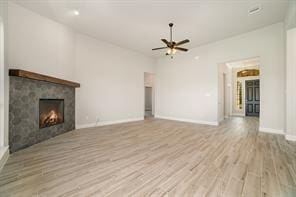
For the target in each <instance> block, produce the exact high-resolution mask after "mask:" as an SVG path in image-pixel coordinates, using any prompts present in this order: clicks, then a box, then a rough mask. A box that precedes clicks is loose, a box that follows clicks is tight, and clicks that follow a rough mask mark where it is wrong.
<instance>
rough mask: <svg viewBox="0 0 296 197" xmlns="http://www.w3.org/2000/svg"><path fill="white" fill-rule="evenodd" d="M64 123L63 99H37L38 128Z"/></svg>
mask: <svg viewBox="0 0 296 197" xmlns="http://www.w3.org/2000/svg"><path fill="white" fill-rule="evenodd" d="M63 122H64V99H39V128H40V129H41V128H45V127H50V126H53V125H57V124H61V123H63Z"/></svg>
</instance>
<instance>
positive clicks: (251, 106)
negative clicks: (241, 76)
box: [245, 79, 260, 117]
mask: <svg viewBox="0 0 296 197" xmlns="http://www.w3.org/2000/svg"><path fill="white" fill-rule="evenodd" d="M245 87H246V88H245V89H246V95H245V101H246V116H257V117H259V114H260V81H259V79H257V80H247V81H246V86H245Z"/></svg>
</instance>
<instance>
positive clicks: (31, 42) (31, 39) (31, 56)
mask: <svg viewBox="0 0 296 197" xmlns="http://www.w3.org/2000/svg"><path fill="white" fill-rule="evenodd" d="M8 24H9V26H8V31H9V34H8V42H9V47H8V58H9V60H8V61H9V67H10V68H21V69H24V70H29V71H32V72H37V73H42V74H46V75H51V76H55V77H58V78H62V79H68V80H73V79H74V63H75V58H74V55H75V54H74V51H75V47H74V46H75V33H74V31H73V30H72V29H70V28H68V27H66V26H64V25H62V24H59V23H57V22H54V21H52V20H50V19H47V18H45V17H42V16H40V15H38V14H35V13H33V12H31V11H29V10H27V9H25V8H22V7H21V6H19V5H17V4H14V3H11V2H10V3H9V4H8Z"/></svg>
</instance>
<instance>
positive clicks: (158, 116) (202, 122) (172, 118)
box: [155, 115, 219, 126]
mask: <svg viewBox="0 0 296 197" xmlns="http://www.w3.org/2000/svg"><path fill="white" fill-rule="evenodd" d="M155 118H159V119H166V120H175V121H181V122H190V123H196V124H206V125H213V126H218V125H219V123H218V122H210V121H203V120H192V119H183V118H174V117H167V116H160V115H155Z"/></svg>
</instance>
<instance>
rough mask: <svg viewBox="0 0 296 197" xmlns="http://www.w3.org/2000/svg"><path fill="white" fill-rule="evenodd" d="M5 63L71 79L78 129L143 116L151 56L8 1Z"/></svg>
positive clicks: (150, 70) (11, 66)
mask: <svg viewBox="0 0 296 197" xmlns="http://www.w3.org/2000/svg"><path fill="white" fill-rule="evenodd" d="M8 19H9V21H8V22H9V27H8V29H9V37H8V39H9V40H8V41H9V46H8V52H9V66H10V68H19V69H25V70H29V71H32V72H37V73H43V74H46V75H51V76H54V77H58V78H62V79H68V80H74V81H77V82H79V83H80V84H81V88H78V89H76V90H77V92H76V120H77V121H76V124H77V126H78V127H84V126H94V125H95V124H96V122H97V118H99V119H100V124H105V123H113V122H120V121H126V120H135V119H139V118H143V117H144V72H153V68H154V60H153V59H151V58H148V57H145V56H143V55H141V54H139V53H136V52H133V51H130V50H127V49H122V48H120V47H117V46H114V45H111V44H108V43H105V42H102V41H99V40H96V39H93V38H90V37H88V36H86V35H82V34H79V33H77V32H75V31H74V30H73V29H71V28H69V27H67V26H65V25H62V24H60V23H57V22H55V21H53V20H50V19H48V18H45V17H43V16H40V15H38V14H36V13H34V12H31V11H29V10H27V9H25V8H23V7H21V6H19V5H17V4H14V3H11V2H10V3H9V7H8Z"/></svg>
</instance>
